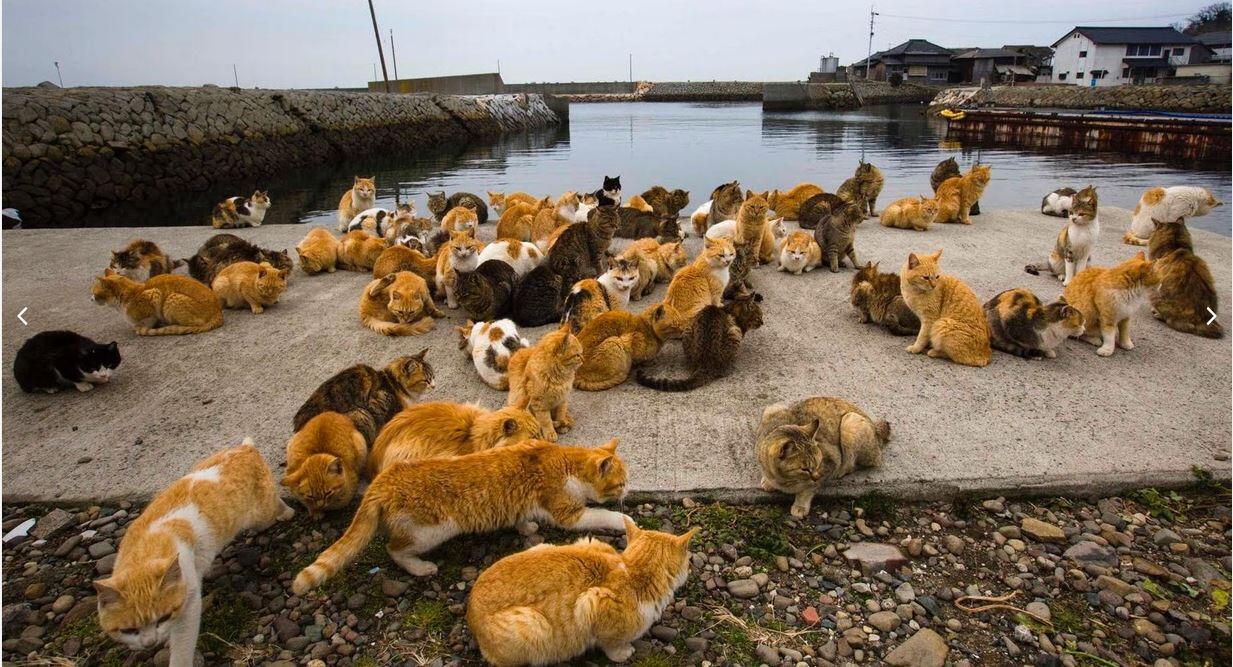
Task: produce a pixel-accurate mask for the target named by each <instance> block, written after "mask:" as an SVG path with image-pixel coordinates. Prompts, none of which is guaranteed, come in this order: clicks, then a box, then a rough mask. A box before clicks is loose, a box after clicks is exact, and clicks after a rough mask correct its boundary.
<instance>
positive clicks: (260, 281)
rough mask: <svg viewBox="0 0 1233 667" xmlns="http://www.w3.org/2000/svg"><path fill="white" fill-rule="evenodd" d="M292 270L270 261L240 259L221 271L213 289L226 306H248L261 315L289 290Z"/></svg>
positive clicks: (211, 286)
mask: <svg viewBox="0 0 1233 667" xmlns="http://www.w3.org/2000/svg"><path fill="white" fill-rule="evenodd" d="M288 273H289V271H288V270H287V269H276V268H274V267H273V266H271V265H270V263H269V262H262V263H260V264H254V263H252V262H236V263H235V264H229V265H227V267H226V268H224V269H223V270H222V271H219V272H218V277H217V278H215V279H214V283H213V284H212V285H210V288H211V289H213V290H214V294H216V295H217V296H218V300H219V302H220V303H222V305H223V308H248V309H250V310H252V311H253V314H254V315H257V314H260V313H262V312H263V311H264V310H265V309H266V308H268V307H269V306H272V305H274V304H276V303H278V298H279V297H280V296H282V295H283V291H285V290H286V289H287V274H288Z"/></svg>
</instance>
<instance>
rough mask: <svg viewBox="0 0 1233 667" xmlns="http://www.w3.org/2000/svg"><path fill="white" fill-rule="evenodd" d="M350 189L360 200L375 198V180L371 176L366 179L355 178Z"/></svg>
mask: <svg viewBox="0 0 1233 667" xmlns="http://www.w3.org/2000/svg"><path fill="white" fill-rule="evenodd" d="M351 189H352V190H355V193H356V194H357V195H359V197H360V198H361V199H372V198H373V197H376V196H377V180H376V179H375V178H373V177H371V176H370V177H368V178H361V177H359V176H356V177H355V185H352V186H351Z"/></svg>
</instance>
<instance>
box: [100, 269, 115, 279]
mask: <svg viewBox="0 0 1233 667" xmlns="http://www.w3.org/2000/svg"><path fill="white" fill-rule="evenodd" d="M114 275H116V272H115V271H112V270H111V267H108V268H106V269H103V277H109V276H114Z"/></svg>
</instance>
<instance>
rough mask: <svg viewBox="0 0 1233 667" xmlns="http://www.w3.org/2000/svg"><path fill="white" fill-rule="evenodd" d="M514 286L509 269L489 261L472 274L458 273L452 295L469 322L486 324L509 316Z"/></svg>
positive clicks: (493, 260)
mask: <svg viewBox="0 0 1233 667" xmlns="http://www.w3.org/2000/svg"><path fill="white" fill-rule="evenodd" d="M517 283H518V274H516V273H515V272H514V268H513V267H512V266H510V265H509V264H506V263H505V262H503V261H501V260H499V259H490V260H488V261H486V262H484V263H483V264H480V265H479V266H478V267H476V269H475V270H474V271H471V272H465V271H459V272H458V280H457V282H456V283H455V285H454V295H455V297H456V298H457V299H458V305H460V306H462V307H463V309H464V310H466V311H467V315H469V316H470V317H471V319H472V320H475V321H476V322H489V321H492V320H495V319H499V318H502V317H505V314H506V313H507V312H509V306H510V301H511V300H512V299H513V297H514V286H515V285H516V284H517Z"/></svg>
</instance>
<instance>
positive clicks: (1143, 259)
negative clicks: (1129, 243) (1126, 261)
mask: <svg viewBox="0 0 1233 667" xmlns="http://www.w3.org/2000/svg"><path fill="white" fill-rule="evenodd" d="M1135 259H1137V260H1139V261H1140V262H1143V261H1146V260H1147V255H1144V254H1143V251H1142V250H1140V251H1139V254H1137V255H1135Z"/></svg>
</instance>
